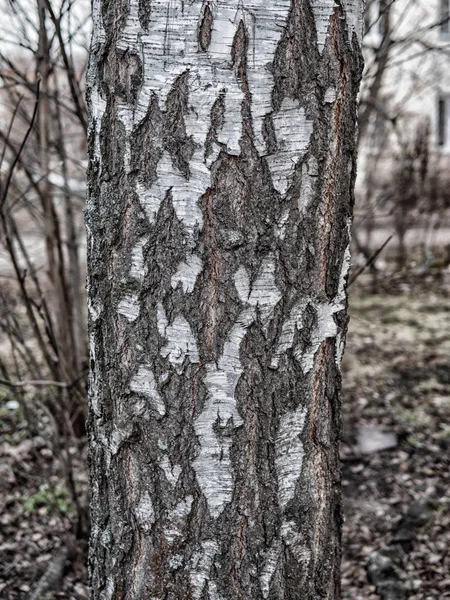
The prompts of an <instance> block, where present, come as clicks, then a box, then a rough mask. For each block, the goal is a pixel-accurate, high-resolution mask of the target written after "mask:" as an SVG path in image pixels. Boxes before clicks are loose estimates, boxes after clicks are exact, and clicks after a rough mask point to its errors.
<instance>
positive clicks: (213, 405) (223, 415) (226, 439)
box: [192, 256, 281, 518]
mask: <svg viewBox="0 0 450 600" xmlns="http://www.w3.org/2000/svg"><path fill="white" fill-rule="evenodd" d="M234 282H235V285H236V290H237V292H238V295H239V298H240V300H241V302H242V303H243V304H246V305H247V307H246V308H245V309H244V310H243V311H242V312H241V313H240V315H239V317H238V319H237V321H236V323H235V324H234V325H233V327H232V328H231V330H230V332H229V333H228V336H227V339H226V341H225V344H224V347H223V352H222V355H221V357H220V358H219V360H218V362H217V364H209V365H207V367H206V376H205V385H206V388H207V390H208V395H207V399H206V402H205V406H204V408H203V410H202V412H201V413H200V415H199V416H198V417H197V419H196V421H195V425H194V427H195V433H196V435H197V438H198V441H199V444H200V450H199V454H198V456H197V458H196V459H195V460H194V462H193V465H192V466H193V468H194V470H195V473H196V476H197V481H198V483H199V485H200V487H201V489H202V492H203V494H204V495H205V498H206V501H207V503H208V507H209V510H210V511H211V515H212V516H213V517H214V518H217V517H218V516H219V515H220V514H221V513H222V511H223V510H224V508H225V506H226V504H228V503H229V502H230V501H231V498H232V494H233V489H234V479H233V472H232V468H231V460H230V450H231V444H232V437H231V435H230V433H231V431H232V430H233V429H235V428H236V427H239V426H240V425H241V424H242V419H241V417H240V415H239V412H238V409H237V405H236V398H235V392H236V386H237V384H238V381H239V378H240V376H241V375H242V372H243V367H242V364H241V361H240V356H239V351H240V347H241V343H242V340H243V339H244V337H245V334H246V331H247V328H248V327H249V326H250V325H251V324H252V323H253V322H254V321H255V318H256V307H258V308H259V310H260V314H261V319H262V320H263V323H265V324H267V322H268V320H269V318H270V316H271V314H272V311H273V309H274V307H275V305H276V304H277V303H278V302H279V300H280V298H281V293H280V291H279V290H278V288H277V286H276V283H275V261H274V258H273V257H272V256H269V257H268V258H266V259H265V260H264V261H263V262H262V264H261V267H260V269H259V273H258V276H257V278H256V280H255V282H254V283H253V285H250V278H249V275H248V273H247V271H246V269H245V268H244V267H241V268H240V269H239V270H238V271H237V272H236V273H235V275H234ZM217 430H219V431H220V430H222V431H223V432H224V435H220V434H218V433H217Z"/></svg>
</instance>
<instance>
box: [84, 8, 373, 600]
mask: <svg viewBox="0 0 450 600" xmlns="http://www.w3.org/2000/svg"><path fill="white" fill-rule="evenodd" d="M361 10H362V6H361V3H360V0H337V1H336V2H335V1H334V0H278V1H277V2H269V1H267V0H251V1H246V0H215V1H212V0H211V1H209V2H208V1H200V0H189V1H187V0H186V1H184V2H183V1H180V0H164V1H162V0H94V2H93V16H94V32H93V39H92V47H91V61H90V67H89V72H88V101H89V105H90V129H89V147H90V166H89V176H88V179H89V194H88V203H87V208H86V223H87V229H88V264H89V276H88V300H89V315H90V317H89V318H90V352H91V374H90V394H89V402H90V416H89V423H88V427H89V434H90V471H91V488H92V497H91V509H92V537H91V551H90V573H91V583H92V587H93V598H94V599H102V600H110V599H114V600H119V599H126V600H137V599H149V600H191V599H192V600H244V599H245V600H248V599H252V600H265V599H269V600H293V599H302V600H303V599H305V600H306V599H319V598H320V599H322V598H327V599H337V598H339V597H340V584H339V563H340V529H341V505H340V491H339V485H340V481H339V480H340V474H339V456H338V438H339V429H340V421H339V420H340V416H339V414H340V409H339V387H340V373H339V364H340V358H341V355H342V351H343V346H344V338H345V330H346V324H347V316H346V290H345V288H346V278H347V273H348V269H349V264H350V255H349V235H350V233H349V232H350V223H351V216H352V206H353V185H354V179H355V139H356V138H355V127H356V126H355V122H356V95H357V92H358V86H359V80H360V76H361V67H362V63H361V55H360V38H359V34H360V23H361Z"/></svg>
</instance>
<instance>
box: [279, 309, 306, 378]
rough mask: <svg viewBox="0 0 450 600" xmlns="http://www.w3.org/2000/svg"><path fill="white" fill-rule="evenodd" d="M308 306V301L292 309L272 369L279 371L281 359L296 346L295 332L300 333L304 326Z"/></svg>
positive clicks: (282, 330)
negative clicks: (304, 314) (304, 316)
mask: <svg viewBox="0 0 450 600" xmlns="http://www.w3.org/2000/svg"><path fill="white" fill-rule="evenodd" d="M307 304H308V302H307V301H304V302H299V303H297V304H296V305H295V306H294V307H293V308H292V310H291V313H290V315H289V317H288V319H287V320H286V321H285V322H284V323H283V327H282V329H281V334H280V339H279V341H278V346H277V348H276V350H275V353H274V356H273V358H272V361H271V363H270V366H271V367H272V369H278V366H279V364H280V358H281V357H282V356H283V354H286V352H287V351H288V350H289V349H290V348H292V346H293V344H294V337H295V332H296V331H299V330H300V329H301V328H302V326H303V313H304V311H305V308H306V306H307Z"/></svg>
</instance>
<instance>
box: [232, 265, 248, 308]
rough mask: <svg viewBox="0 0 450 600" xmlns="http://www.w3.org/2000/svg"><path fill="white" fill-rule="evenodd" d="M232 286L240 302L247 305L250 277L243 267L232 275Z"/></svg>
mask: <svg viewBox="0 0 450 600" xmlns="http://www.w3.org/2000/svg"><path fill="white" fill-rule="evenodd" d="M234 285H235V287H236V290H237V293H238V296H239V299H240V301H241V302H243V303H247V302H248V299H249V296H250V277H249V274H248V271H247V269H246V268H245V267H239V269H238V270H237V271H236V273H235V274H234Z"/></svg>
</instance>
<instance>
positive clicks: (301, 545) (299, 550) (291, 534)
mask: <svg viewBox="0 0 450 600" xmlns="http://www.w3.org/2000/svg"><path fill="white" fill-rule="evenodd" d="M281 537H282V538H283V541H284V543H285V544H286V546H289V548H290V550H291V552H292V554H293V555H294V556H295V558H296V559H297V561H298V562H299V563H300V564H301V565H302V570H306V569H307V567H308V564H309V561H310V560H311V550H310V549H309V548H308V547H307V546H306V545H305V539H304V538H303V537H302V536H301V535H300V533H299V531H298V528H297V526H296V524H295V522H294V521H284V522H283V524H282V525H281Z"/></svg>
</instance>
